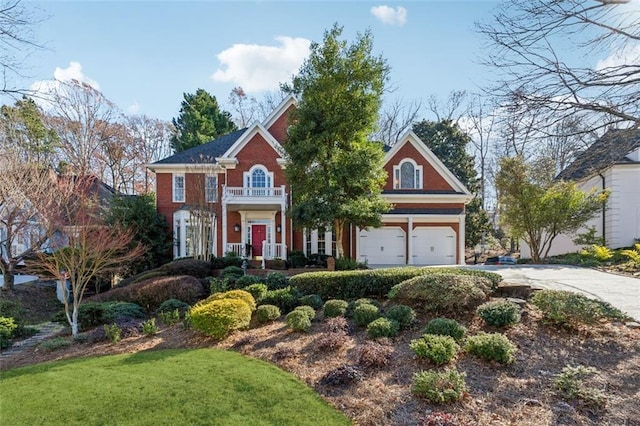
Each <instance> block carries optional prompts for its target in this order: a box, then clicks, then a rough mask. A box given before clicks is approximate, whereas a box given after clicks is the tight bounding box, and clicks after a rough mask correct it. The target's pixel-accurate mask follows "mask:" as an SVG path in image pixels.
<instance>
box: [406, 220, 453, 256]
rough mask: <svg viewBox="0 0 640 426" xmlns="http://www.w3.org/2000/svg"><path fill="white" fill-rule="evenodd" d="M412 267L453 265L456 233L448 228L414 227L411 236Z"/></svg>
mask: <svg viewBox="0 0 640 426" xmlns="http://www.w3.org/2000/svg"><path fill="white" fill-rule="evenodd" d="M412 240H413V256H412V258H413V264H414V265H454V264H455V263H456V231H454V230H453V228H451V227H449V226H439V227H432V226H430V227H416V228H415V229H414V231H413V235H412Z"/></svg>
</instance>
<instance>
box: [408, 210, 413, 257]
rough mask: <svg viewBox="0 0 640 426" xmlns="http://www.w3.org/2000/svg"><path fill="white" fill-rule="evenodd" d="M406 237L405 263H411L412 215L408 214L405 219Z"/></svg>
mask: <svg viewBox="0 0 640 426" xmlns="http://www.w3.org/2000/svg"><path fill="white" fill-rule="evenodd" d="M407 238H408V242H409V243H408V251H409V252H408V253H407V264H408V265H413V216H409V217H408V220H407Z"/></svg>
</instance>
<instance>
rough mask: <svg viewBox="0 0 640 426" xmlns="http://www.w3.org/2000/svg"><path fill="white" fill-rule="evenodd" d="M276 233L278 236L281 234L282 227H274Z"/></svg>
mask: <svg viewBox="0 0 640 426" xmlns="http://www.w3.org/2000/svg"><path fill="white" fill-rule="evenodd" d="M276 232H277V233H278V234H279V233H280V232H282V226H280V225H276Z"/></svg>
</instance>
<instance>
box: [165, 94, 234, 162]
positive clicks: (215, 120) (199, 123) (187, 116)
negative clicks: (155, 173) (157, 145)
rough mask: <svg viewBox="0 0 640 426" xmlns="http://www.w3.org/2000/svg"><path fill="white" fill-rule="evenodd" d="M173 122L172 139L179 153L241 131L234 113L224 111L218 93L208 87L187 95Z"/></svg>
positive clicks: (172, 143) (174, 147)
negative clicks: (234, 118) (232, 117)
mask: <svg viewBox="0 0 640 426" xmlns="http://www.w3.org/2000/svg"><path fill="white" fill-rule="evenodd" d="M172 123H173V125H174V127H175V129H176V131H175V134H174V135H173V137H172V138H171V147H172V148H173V150H174V151H175V152H181V151H184V150H186V149H189V148H193V147H194V146H198V145H202V144H204V143H206V142H209V141H211V140H212V139H215V138H217V137H218V136H222V135H226V134H227V133H230V132H233V131H234V130H237V127H236V125H235V123H234V122H233V121H232V120H231V113H230V112H228V111H222V110H220V107H219V105H218V101H217V100H216V98H215V96H212V95H210V94H209V93H208V92H207V91H206V90H204V89H198V90H196V93H195V94H191V93H185V94H184V100H183V101H182V103H181V105H180V114H179V115H178V117H177V118H174V119H173V120H172Z"/></svg>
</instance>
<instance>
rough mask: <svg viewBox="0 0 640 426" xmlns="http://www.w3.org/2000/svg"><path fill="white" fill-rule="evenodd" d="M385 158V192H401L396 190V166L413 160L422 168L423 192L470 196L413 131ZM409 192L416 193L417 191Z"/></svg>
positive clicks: (388, 152)
mask: <svg viewBox="0 0 640 426" xmlns="http://www.w3.org/2000/svg"><path fill="white" fill-rule="evenodd" d="M385 157H386V158H385V164H384V169H385V171H386V172H387V175H388V178H387V182H386V184H385V186H384V190H385V191H393V192H399V191H401V190H398V189H394V166H398V165H399V164H401V162H402V161H403V160H405V159H411V160H413V161H414V162H415V163H416V164H417V165H418V166H421V167H422V176H421V178H422V192H424V193H440V194H447V193H449V194H465V195H470V192H469V190H468V189H467V188H466V187H465V186H464V185H463V184H462V182H460V180H459V179H458V178H457V177H455V176H454V175H453V173H451V171H450V170H449V169H448V168H447V167H446V166H445V165H444V164H443V163H442V161H440V159H439V158H438V157H436V155H435V154H434V153H433V152H432V151H431V150H430V149H429V148H428V147H427V146H426V145H425V144H424V143H423V142H422V141H421V140H420V138H418V136H417V135H416V134H415V133H413V132H412V131H410V132H408V133H406V134H405V135H404V136H403V137H402V138H401V139H400V141H399V142H398V143H396V144H395V145H394V146H393V147H392V148H391V149H390V150H389V151H387V153H386V156H385ZM408 191H412V192H416V190H408Z"/></svg>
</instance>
